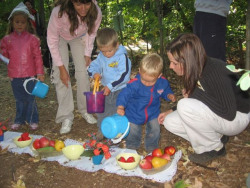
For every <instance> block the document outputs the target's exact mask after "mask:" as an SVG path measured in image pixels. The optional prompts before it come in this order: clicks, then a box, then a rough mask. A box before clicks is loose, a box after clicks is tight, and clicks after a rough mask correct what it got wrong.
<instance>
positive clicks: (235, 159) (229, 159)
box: [226, 153, 238, 162]
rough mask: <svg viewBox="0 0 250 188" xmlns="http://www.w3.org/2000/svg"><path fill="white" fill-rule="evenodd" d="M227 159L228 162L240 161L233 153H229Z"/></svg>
mask: <svg viewBox="0 0 250 188" xmlns="http://www.w3.org/2000/svg"><path fill="white" fill-rule="evenodd" d="M226 159H227V160H228V161H231V162H237V161H238V158H237V156H236V155H234V154H231V153H229V154H227V155H226Z"/></svg>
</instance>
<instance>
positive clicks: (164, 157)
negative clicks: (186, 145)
mask: <svg viewBox="0 0 250 188" xmlns="http://www.w3.org/2000/svg"><path fill="white" fill-rule="evenodd" d="M161 158H163V159H167V160H168V161H170V155H169V154H167V153H164V154H163V155H162V156H161Z"/></svg>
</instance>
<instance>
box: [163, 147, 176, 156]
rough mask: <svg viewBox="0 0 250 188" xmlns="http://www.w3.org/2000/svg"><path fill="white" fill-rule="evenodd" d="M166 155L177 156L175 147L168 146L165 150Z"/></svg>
mask: <svg viewBox="0 0 250 188" xmlns="http://www.w3.org/2000/svg"><path fill="white" fill-rule="evenodd" d="M164 153H167V154H169V155H170V156H172V155H174V154H175V147H174V146H167V147H165V148H164Z"/></svg>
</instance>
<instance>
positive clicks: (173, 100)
mask: <svg viewBox="0 0 250 188" xmlns="http://www.w3.org/2000/svg"><path fill="white" fill-rule="evenodd" d="M168 99H169V100H171V101H172V102H175V101H176V96H175V95H174V94H168Z"/></svg>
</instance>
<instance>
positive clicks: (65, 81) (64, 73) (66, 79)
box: [58, 65, 70, 87]
mask: <svg viewBox="0 0 250 188" xmlns="http://www.w3.org/2000/svg"><path fill="white" fill-rule="evenodd" d="M58 68H59V70H60V79H61V81H62V83H63V84H64V85H65V86H66V87H69V82H70V77H69V74H68V72H67V70H66V69H65V67H64V65H62V66H59V67H58Z"/></svg>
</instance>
